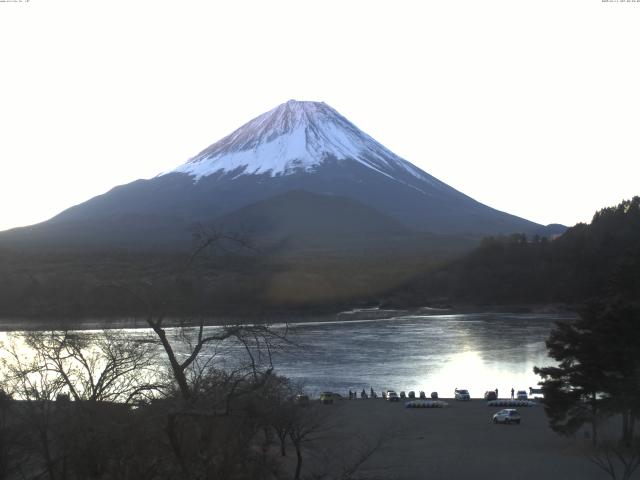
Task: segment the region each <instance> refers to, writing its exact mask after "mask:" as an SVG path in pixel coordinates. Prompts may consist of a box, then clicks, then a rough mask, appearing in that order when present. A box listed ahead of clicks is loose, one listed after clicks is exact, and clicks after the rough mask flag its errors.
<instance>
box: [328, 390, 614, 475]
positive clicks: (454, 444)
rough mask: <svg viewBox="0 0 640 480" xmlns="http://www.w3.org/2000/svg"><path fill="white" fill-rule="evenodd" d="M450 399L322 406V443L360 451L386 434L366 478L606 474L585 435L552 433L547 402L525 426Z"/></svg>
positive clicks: (481, 404)
mask: <svg viewBox="0 0 640 480" xmlns="http://www.w3.org/2000/svg"><path fill="white" fill-rule="evenodd" d="M445 401H447V402H448V404H449V406H448V407H446V408H422V409H408V408H405V407H404V402H398V403H389V402H386V401H384V400H381V399H376V400H342V401H339V402H336V403H335V404H334V405H323V406H322V409H327V413H330V417H331V419H332V420H331V423H332V424H333V428H332V429H331V430H330V431H329V432H328V433H327V436H325V437H324V438H323V440H321V442H322V443H324V442H326V443H325V447H326V448H327V449H331V448H333V449H334V450H335V449H336V446H338V447H339V446H340V445H345V448H351V449H353V448H354V446H357V445H358V443H364V442H371V443H374V442H375V440H376V439H377V438H379V436H383V437H384V439H385V442H384V443H383V444H382V446H381V447H380V448H379V449H378V450H377V451H376V452H375V454H373V455H372V456H371V457H370V458H369V459H368V460H367V461H366V462H365V463H364V464H363V465H362V467H361V468H360V469H359V470H358V472H359V474H360V475H361V476H362V477H366V478H381V479H398V480H401V479H431V480H439V479H443V480H456V479H485V478H486V479H493V478H504V479H517V480H529V479H531V480H534V479H535V480H539V479H558V480H573V479H575V480H591V479H594V480H595V479H598V480H599V479H605V478H607V477H606V476H605V475H604V474H603V473H601V472H600V471H599V470H598V469H597V468H596V467H595V466H593V465H592V464H591V463H590V462H589V461H588V460H587V459H586V458H585V456H584V454H583V451H584V450H583V449H584V448H585V446H586V441H585V439H584V438H577V439H569V438H565V437H561V436H559V435H557V434H555V433H554V432H553V431H551V429H550V428H549V426H548V423H547V418H546V415H545V413H544V410H543V407H542V406H540V405H537V406H535V407H528V408H527V407H520V408H518V410H519V411H520V413H521V414H522V422H521V424H519V425H501V424H500V425H494V424H492V423H491V421H490V419H491V416H492V415H493V413H495V412H497V411H498V410H500V408H498V407H488V406H487V403H486V402H485V401H483V400H471V401H468V402H456V401H454V400H452V399H445ZM360 438H363V439H365V440H359V439H360ZM347 445H349V446H348V447H346V446H347Z"/></svg>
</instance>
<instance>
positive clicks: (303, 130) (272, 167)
mask: <svg viewBox="0 0 640 480" xmlns="http://www.w3.org/2000/svg"><path fill="white" fill-rule="evenodd" d="M326 160H337V161H340V160H351V161H356V162H358V163H360V164H362V165H364V166H366V167H368V168H370V169H372V170H375V171H376V172H378V173H380V174H382V175H385V176H388V177H391V178H396V175H397V174H398V172H401V173H404V174H406V173H409V174H411V175H412V176H414V177H417V178H420V179H422V180H427V181H428V182H429V183H432V181H433V180H435V179H433V177H431V176H430V175H428V174H426V173H425V172H423V171H422V170H420V169H418V168H417V167H415V166H413V165H412V164H411V163H409V162H407V161H406V160H403V159H402V158H400V157H398V156H397V155H395V154H394V153H393V152H391V151H390V150H388V149H387V148H385V147H384V146H382V145H381V144H379V143H378V142H376V141H375V140H374V139H373V138H371V137H370V136H369V135H367V134H365V133H364V132H362V131H361V130H360V129H358V128H357V127H356V126H355V125H354V124H352V123H351V122H349V121H348V120H347V119H346V118H345V117H343V116H342V115H340V114H339V113H338V112H337V111H336V110H334V109H333V108H331V107H330V106H329V105H327V104H325V103H324V102H308V101H297V100H289V101H288V102H286V103H283V104H281V105H279V106H278V107H276V108H274V109H273V110H270V111H268V112H266V113H264V114H262V115H260V116H258V117H256V118H254V119H253V120H251V121H250V122H248V123H246V124H245V125H243V126H242V127H240V128H239V129H237V130H236V131H234V132H233V133H231V134H230V135H228V136H226V137H225V138H223V139H222V140H220V141H218V142H216V143H214V144H213V145H211V146H210V147H208V148H207V149H205V150H203V151H202V152H200V153H199V154H198V155H196V156H195V157H193V158H191V159H190V160H189V161H187V162H186V163H184V164H183V165H180V166H179V167H178V168H176V169H175V170H173V172H179V173H186V174H189V175H192V176H194V177H195V179H196V180H198V179H200V178H202V177H206V176H209V175H212V174H215V173H219V172H222V173H233V174H234V176H240V175H247V174H248V175H252V174H268V175H270V176H278V175H289V174H293V173H299V172H302V171H305V172H313V171H314V170H315V169H316V168H317V167H318V166H319V165H321V164H322V163H323V162H325V161H326Z"/></svg>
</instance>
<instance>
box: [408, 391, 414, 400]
mask: <svg viewBox="0 0 640 480" xmlns="http://www.w3.org/2000/svg"><path fill="white" fill-rule="evenodd" d="M409 398H410V399H412V400H413V399H414V398H416V392H414V391H413V390H411V391H410V392H409Z"/></svg>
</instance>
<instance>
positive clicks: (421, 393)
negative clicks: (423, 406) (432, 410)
mask: <svg viewBox="0 0 640 480" xmlns="http://www.w3.org/2000/svg"><path fill="white" fill-rule="evenodd" d="M420 398H421V399H423V400H426V399H427V396H426V395H425V393H424V392H423V391H422V390H420Z"/></svg>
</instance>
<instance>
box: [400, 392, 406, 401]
mask: <svg viewBox="0 0 640 480" xmlns="http://www.w3.org/2000/svg"><path fill="white" fill-rule="evenodd" d="M400 398H402V399H405V398H407V395H406V393H404V390H402V391H401V392H400Z"/></svg>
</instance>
